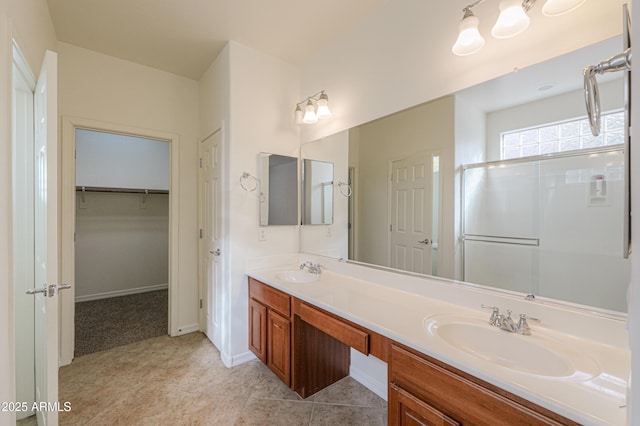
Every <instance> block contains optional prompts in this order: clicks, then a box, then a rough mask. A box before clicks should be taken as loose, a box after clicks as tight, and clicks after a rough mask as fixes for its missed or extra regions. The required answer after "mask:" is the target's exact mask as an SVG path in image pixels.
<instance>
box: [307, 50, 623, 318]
mask: <svg viewBox="0 0 640 426" xmlns="http://www.w3.org/2000/svg"><path fill="white" fill-rule="evenodd" d="M621 51H622V40H621V37H616V38H613V39H609V40H605V41H603V42H600V43H598V44H596V45H593V46H589V47H586V48H583V49H580V50H578V51H575V52H571V53H568V54H566V55H563V56H560V57H557V58H554V59H551V60H549V61H546V62H544V63H540V64H537V65H534V66H531V67H529V68H525V69H521V70H517V72H516V71H514V72H513V73H510V74H508V75H505V76H503V77H500V78H498V79H495V80H491V81H488V82H486V83H483V84H481V85H478V86H475V87H471V88H469V89H466V90H464V91H461V92H459V93H455V94H452V95H450V96H446V97H443V98H440V99H436V100H433V101H430V102H428V103H425V104H421V105H417V106H415V107H412V108H409V109H407V110H404V111H400V112H398V113H395V114H392V115H390V116H387V117H383V118H380V119H377V120H375V121H372V122H369V123H366V124H363V125H360V126H358V127H356V128H352V129H349V130H346V131H343V132H341V133H339V134H337V135H333V136H332V137H329V138H325V139H323V140H319V141H314V142H310V143H307V144H303V145H302V149H301V156H302V158H318V159H322V160H323V161H330V162H334V164H335V174H336V176H340V177H336V178H335V179H336V180H339V179H342V180H345V181H349V182H351V184H352V194H351V196H350V197H336V198H335V205H334V208H335V224H334V225H333V227H332V230H331V232H324V233H321V231H314V232H316V235H313V234H311V231H310V230H305V229H304V228H305V227H303V230H302V232H301V250H302V251H304V252H310V253H314V254H322V255H326V256H332V257H336V258H343V259H350V260H354V261H358V262H363V263H366V264H371V265H376V266H383V267H389V268H395V269H399V270H402V271H410V272H413V273H422V274H428V275H436V276H440V277H444V278H450V279H455V280H459V281H466V282H469V283H472V284H474V285H483V286H491V287H494V288H498V289H502V290H507V291H513V292H519V293H522V294H523V295H526V294H534V295H535V296H537V297H542V298H549V299H554V300H558V301H563V302H570V303H572V304H577V305H586V306H589V307H595V308H598V309H600V310H602V311H608V312H611V313H613V314H617V313H624V312H625V311H626V290H627V285H628V283H629V279H630V264H629V262H628V260H625V259H623V255H622V247H623V244H622V241H623V224H622V221H623V203H624V172H623V168H624V156H623V145H622V142H623V139H624V120H623V112H622V111H623V108H624V94H623V92H624V88H623V83H622V74H621V73H612V74H608V75H606V76H602V78H600V79H599V82H600V97H601V102H602V108H601V109H602V111H603V122H602V129H603V131H602V133H601V134H600V136H598V137H594V136H592V135H591V133H590V129H589V124H588V122H587V119H586V110H585V102H584V94H583V88H582V87H583V77H582V70H583V69H584V67H586V66H588V65H591V64H595V63H598V62H600V61H602V60H603V59H606V58H608V57H610V56H613V55H615V54H618V53H620V52H621ZM344 157H346V158H348V160H346V161H345V160H342V158H344Z"/></svg>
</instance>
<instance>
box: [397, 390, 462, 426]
mask: <svg viewBox="0 0 640 426" xmlns="http://www.w3.org/2000/svg"><path fill="white" fill-rule="evenodd" d="M389 424H391V425H398V426H436V425H437V426H460V423H458V422H457V421H455V420H453V419H452V418H450V417H448V416H446V415H444V414H443V413H441V412H440V411H438V410H436V409H435V408H433V407H431V406H430V405H429V404H427V403H425V402H424V401H421V400H419V399H418V398H416V397H415V396H413V395H411V394H410V393H408V392H406V391H405V390H404V389H401V388H399V387H398V386H396V385H389Z"/></svg>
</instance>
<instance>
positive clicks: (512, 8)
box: [451, 0, 586, 56]
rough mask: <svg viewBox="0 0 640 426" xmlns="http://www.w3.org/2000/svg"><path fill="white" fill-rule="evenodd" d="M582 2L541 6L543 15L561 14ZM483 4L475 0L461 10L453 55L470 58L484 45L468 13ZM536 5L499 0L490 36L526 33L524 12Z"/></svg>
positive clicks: (551, 1) (557, 0)
mask: <svg viewBox="0 0 640 426" xmlns="http://www.w3.org/2000/svg"><path fill="white" fill-rule="evenodd" d="M585 1H586V0H546V1H545V4H544V5H543V6H542V13H543V14H544V15H546V16H558V15H562V14H564V13H568V12H571V11H572V10H574V9H575V8H577V7H578V6H580V5H581V4H582V3H584V2H585ZM484 2H485V0H476V1H475V2H473V3H471V4H470V5H468V6H467V7H465V8H464V9H462V11H463V12H464V15H463V17H462V22H460V25H459V27H458V29H459V33H458V38H457V40H456V42H455V44H454V45H453V47H452V48H451V51H452V52H453V53H454V54H455V55H458V56H465V55H472V54H474V53H476V52H477V51H479V50H480V49H482V46H484V39H483V38H482V35H481V34H480V32H479V31H478V24H479V23H480V20H479V19H478V18H477V17H476V16H475V15H474V14H473V12H472V11H471V9H472V8H474V7H475V6H477V5H479V4H480V3H484ZM535 3H536V0H501V1H500V4H499V6H498V7H499V9H500V15H499V16H498V20H497V21H496V23H495V25H494V26H493V28H492V29H491V35H493V37H495V38H509V37H513V36H516V35H518V34H520V33H521V32H523V31H524V30H526V29H527V27H529V22H530V19H529V16H527V12H529V10H530V9H531V8H532V7H533V5H534V4H535Z"/></svg>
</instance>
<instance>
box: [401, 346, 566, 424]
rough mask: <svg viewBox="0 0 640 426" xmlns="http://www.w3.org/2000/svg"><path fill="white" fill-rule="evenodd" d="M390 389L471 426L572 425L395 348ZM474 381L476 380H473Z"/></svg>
mask: <svg viewBox="0 0 640 426" xmlns="http://www.w3.org/2000/svg"><path fill="white" fill-rule="evenodd" d="M390 358H391V364H390V374H389V380H390V385H392V386H393V385H396V386H398V387H400V388H402V389H404V390H406V391H407V392H409V393H410V394H412V395H414V396H415V397H417V398H419V399H420V400H422V401H424V402H426V403H427V404H428V405H429V406H431V407H433V408H434V409H436V410H438V411H439V412H441V413H442V414H444V415H445V416H448V417H450V418H454V419H456V420H457V421H459V422H460V423H462V424H473V425H492V426H497V425H504V426H511V425H514V424H518V425H560V424H575V423H573V422H571V421H569V420H568V419H565V418H563V417H561V416H558V415H557V414H555V413H552V412H551V411H549V410H546V409H544V408H542V407H538V406H535V405H534V404H531V403H527V402H525V401H524V400H522V401H521V398H518V397H517V396H515V395H512V394H510V393H508V392H506V391H503V390H498V389H497V388H496V390H495V391H494V390H493V389H491V388H490V386H491V385H489V384H482V385H481V384H480V383H477V382H476V381H472V380H471V379H470V378H471V376H468V377H466V376H465V375H464V373H461V374H457V373H456V372H453V371H450V370H449V369H446V368H444V367H442V366H440V365H438V364H436V363H434V362H431V361H429V360H427V359H425V358H424V357H422V356H419V355H416V354H414V353H412V352H410V351H408V350H405V349H403V348H400V347H398V346H395V345H394V346H392V348H391V354H390ZM476 380H477V379H476Z"/></svg>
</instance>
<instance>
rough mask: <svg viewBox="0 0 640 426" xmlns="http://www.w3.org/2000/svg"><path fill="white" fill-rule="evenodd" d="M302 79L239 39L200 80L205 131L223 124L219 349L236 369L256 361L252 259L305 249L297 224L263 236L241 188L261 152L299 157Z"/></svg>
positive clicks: (253, 197)
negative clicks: (296, 115)
mask: <svg viewBox="0 0 640 426" xmlns="http://www.w3.org/2000/svg"><path fill="white" fill-rule="evenodd" d="M299 81H300V80H299V69H298V68H297V67H295V66H293V65H291V64H288V63H286V62H283V61H281V60H279V59H276V58H273V57H271V56H268V55H265V54H263V53H261V52H258V51H256V50H253V49H250V48H248V47H246V46H243V45H241V44H239V43H236V42H229V44H228V45H227V46H226V47H225V49H224V51H223V52H222V53H221V54H220V55H219V56H218V58H217V59H216V60H215V61H214V62H213V63H212V65H211V66H210V67H209V69H208V70H207V71H206V72H205V74H204V76H203V78H202V79H201V81H200V117H201V123H200V136H201V138H204V137H206V135H208V134H210V133H211V132H213V131H215V130H216V129H217V128H219V127H220V126H221V125H222V129H223V140H222V143H223V156H224V158H225V163H226V167H225V170H224V172H223V173H224V174H223V177H222V181H223V184H222V185H223V194H222V196H223V206H222V223H223V227H224V237H223V242H222V247H221V251H222V265H223V276H222V294H221V299H222V300H219V301H214V303H216V304H218V303H219V305H217V308H219V309H221V310H222V312H223V318H222V319H221V324H222V326H221V329H222V330H221V336H222V337H221V342H219V343H218V346H219V347H218V349H220V351H221V353H222V359H223V361H224V362H225V364H226V365H229V366H230V365H234V364H237V363H240V362H243V361H245V360H248V359H252V358H253V355H251V354H250V353H249V352H248V338H247V331H248V325H247V278H246V275H245V272H246V268H247V262H248V260H249V259H252V258H256V257H262V256H269V255H277V254H283V253H295V252H297V251H298V237H299V227H298V226H275V227H267V228H265V232H264V234H265V239H264V240H263V241H260V240H259V238H258V234H259V232H258V231H259V229H260V227H259V225H258V198H257V193H256V192H247V191H244V190H242V188H241V187H240V183H239V178H240V176H241V174H242V173H243V172H248V173H251V174H252V175H254V176H257V173H258V153H259V152H261V151H263V152H270V153H273V154H281V155H290V156H297V155H298V152H299V132H298V128H297V126H295V125H294V123H293V120H292V115H293V108H294V106H295V103H296V102H298V101H299V99H298V97H299ZM283 111H286V113H283ZM209 337H211V336H209Z"/></svg>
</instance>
